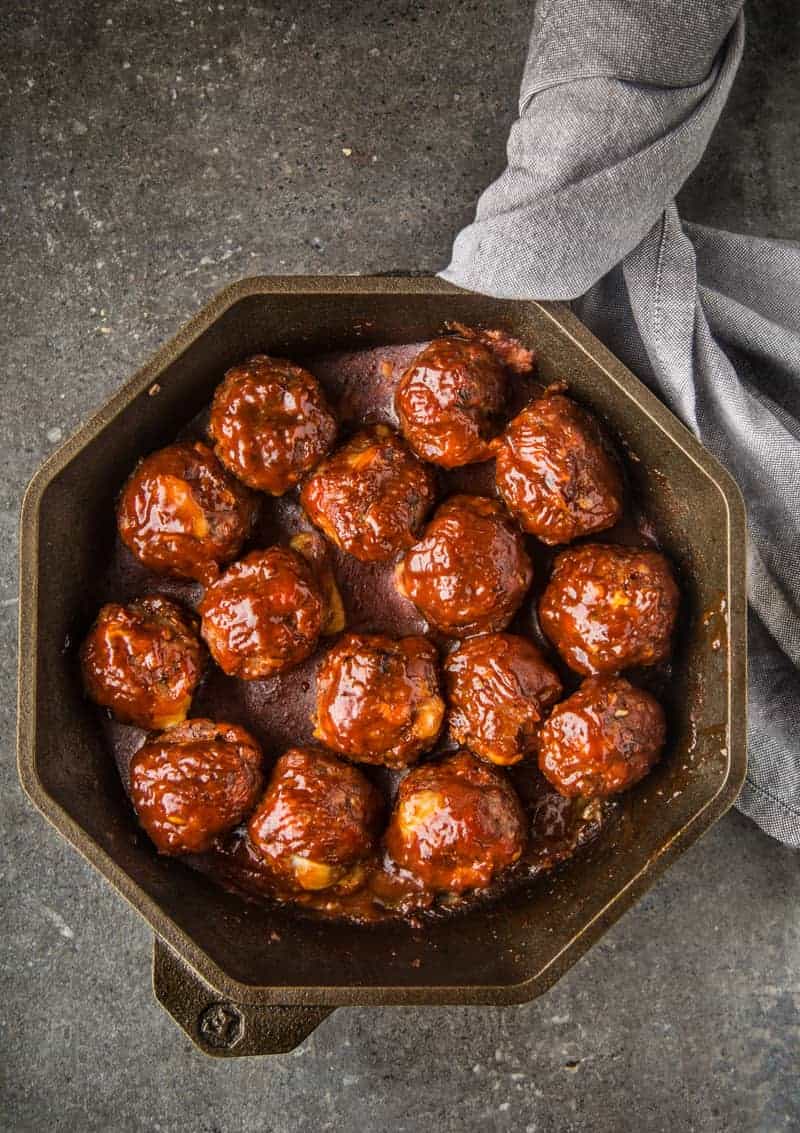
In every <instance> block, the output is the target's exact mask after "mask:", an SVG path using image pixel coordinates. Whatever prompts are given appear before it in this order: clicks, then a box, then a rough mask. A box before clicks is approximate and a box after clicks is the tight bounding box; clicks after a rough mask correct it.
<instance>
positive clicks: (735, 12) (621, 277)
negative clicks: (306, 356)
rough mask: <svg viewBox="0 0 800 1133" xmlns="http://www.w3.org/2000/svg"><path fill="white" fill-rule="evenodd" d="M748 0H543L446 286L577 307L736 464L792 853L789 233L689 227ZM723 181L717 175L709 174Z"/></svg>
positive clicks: (754, 654)
mask: <svg viewBox="0 0 800 1133" xmlns="http://www.w3.org/2000/svg"><path fill="white" fill-rule="evenodd" d="M741 7H742V0H540V2H539V3H538V4H537V7H536V14H535V20H534V30H533V35H532V38H531V43H530V50H529V54H528V61H527V64H526V67H525V74H524V79H523V83H522V94H521V98H520V106H519V119H518V120H517V122H516V123H515V124H514V126H513V128H512V131H511V135H510V138H509V142H508V168H507V169H506V171H505V172H504V173H503V174H502V175H501V176H500V177H499V178H498V180H497V181H495V183H494V184H493V185H491V186H490V187H489V188H488V189H487V190H486V191H485V192H484V194H483V196H482V197H481V199H480V201H479V203H478V207H477V213H476V217H475V221H474V223H473V224H471V225H469V226H468V227H467V228H465V229H464V230H463V231H462V232H461V233H459V235H458V237H457V238H456V241H455V244H454V247H453V257H452V262H451V263H450V266H449V267H448V268H447V269H446V270H445V271H443V272H442V273H441V274H442V276H443V277H444V278H445V279H448V280H450V281H452V282H453V283H456V284H458V285H460V286H461V287H466V288H469V289H471V290H474V291H480V292H484V293H487V294H490V295H497V296H502V297H525V296H529V297H535V298H538V299H573V300H575V303H574V304H573V305H574V308H575V310H576V312H577V313H578V315H579V316H580V317H581V318H582V319H583V320H584V321H585V322H586V323H587V324H588V325H589V326H590V327H591V328H592V330H594V332H595V333H596V334H597V335H598V337H599V338H601V339H602V340H603V341H604V342H605V343H606V344H607V345H608V346H609V347H610V348H611V349H612V350H613V351H614V352H615V353H616V354H617V355H618V356H619V357H620V358H621V359H622V360H623V361H625V362H626V363H627V364H628V366H630V368H631V369H632V370H633V371H634V372H635V373H636V374H638V375H639V376H640V377H641V378H642V380H643V381H645V382H647V383H648V384H649V385H650V386H651V387H652V388H653V389H654V390H656V392H658V393H659V394H660V396H661V397H662V398H663V399H664V400H665V401H666V402H667V404H668V405H670V406H671V408H672V409H673V410H674V411H675V412H676V413H677V414H678V416H679V417H681V419H682V420H683V421H684V423H685V424H686V425H688V426H689V427H690V428H691V429H693V430H694V432H695V433H697V434H698V435H699V436H700V437H701V439H702V440H703V443H704V444H705V445H707V447H708V448H709V449H710V450H711V451H712V452H713V453H715V455H716V456H717V457H718V458H719V459H720V460H721V461H722V463H723V464H725V465H726V466H727V467H728V468H729V469H730V471H731V472H732V473H733V475H734V476H735V477H736V479H737V481H738V482H739V485H740V486H741V488H742V491H743V492H744V495H745V498H746V501H747V507H748V515H749V527H750V553H749V571H750V580H749V598H750V615H749V632H750V672H749V684H750V735H749V758H750V767H749V773H748V778H747V782H746V784H745V787H744V790H743V791H742V794H741V795H740V797H739V800H738V803H737V805H738V807H739V809H740V810H742V811H743V812H744V813H745V814H747V815H749V816H750V817H751V818H752V819H754V820H755V821H756V822H757V823H758V824H759V826H761V827H762V829H763V830H765V831H766V832H767V833H768V834H770V835H772V836H773V837H774V838H778V839H780V840H781V841H782V842H785V843H787V844H788V845H791V846H800V554H799V553H798V552H799V551H800V246H798V245H796V244H793V243H789V242H782V241H777V240H759V239H753V238H751V237H747V236H737V235H734V234H732V233H729V232H718V231H714V230H712V229H710V228H705V227H701V226H698V225H691V224H686V223H683V222H682V221H681V219H680V217H679V215H678V212H677V209H676V207H675V204H674V196H675V194H676V192H677V191H678V189H679V188H680V187H681V185H682V184H683V182H684V181H685V180H686V178H687V177H688V175H689V174H690V173H691V171H692V170H693V169H694V167H695V166H696V165H697V163H698V162H699V160H700V158H701V157H702V154H703V151H704V149H705V146H706V143H707V142H708V139H709V136H710V134H711V131H712V129H713V127H714V124H715V123H716V121H717V118H718V117H719V114H720V111H721V110H722V107H723V106H724V104H725V101H726V99H727V96H728V92H729V90H730V87H731V83H732V81H733V78H734V75H735V73H736V69H737V67H738V65H739V60H740V58H741V53H742V47H743V42H744V19H743V16H742V13H741ZM720 176H721V177H724V176H725V170H724V169H721V170H720Z"/></svg>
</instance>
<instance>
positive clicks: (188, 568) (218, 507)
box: [117, 442, 254, 583]
mask: <svg viewBox="0 0 800 1133" xmlns="http://www.w3.org/2000/svg"><path fill="white" fill-rule="evenodd" d="M253 518H254V501H253V497H252V496H251V494H250V493H249V492H248V490H247V488H245V487H243V486H242V485H241V484H240V483H239V481H238V480H236V479H235V478H234V477H233V476H231V474H230V473H229V472H227V471H226V470H225V469H224V468H223V467H222V465H221V464H220V462H219V461H218V460H217V458H216V457H215V456H214V454H213V452H212V451H211V449H210V448H208V447H207V446H206V445H204V444H200V443H199V442H198V443H196V444H191V443H189V442H179V443H178V444H174V445H168V446H167V448H164V449H161V450H160V451H159V452H154V453H152V454H151V455H150V456H146V457H145V458H144V460H142V461H140V462H139V464H138V465H137V466H136V468H135V469H134V471H133V473H132V475H131V477H130V478H129V480H128V482H127V484H126V485H125V487H124V488H123V489H122V496H121V497H120V501H119V511H118V515H117V521H118V526H119V533H120V537H121V538H122V541H123V543H124V544H125V546H126V547H128V548H129V550H131V551H132V552H133V554H134V555H135V556H136V558H137V559H139V561H140V562H141V563H143V564H144V565H145V566H146V567H147V568H148V569H149V570H153V571H155V572H156V573H157V574H166V575H170V576H172V577H173V578H194V579H197V580H198V581H199V582H203V583H206V582H208V581H210V580H211V579H213V578H216V576H217V575H218V574H219V565H220V564H221V563H226V562H229V561H230V560H231V559H233V558H235V557H236V555H238V553H239V551H240V550H241V549H242V545H243V543H244V541H245V539H246V538H247V536H248V535H249V533H250V529H251V526H252V522H253Z"/></svg>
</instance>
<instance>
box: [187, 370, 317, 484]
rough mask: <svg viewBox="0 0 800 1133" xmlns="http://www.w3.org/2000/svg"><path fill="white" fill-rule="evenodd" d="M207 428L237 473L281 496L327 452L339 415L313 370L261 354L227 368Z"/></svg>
mask: <svg viewBox="0 0 800 1133" xmlns="http://www.w3.org/2000/svg"><path fill="white" fill-rule="evenodd" d="M208 429H209V433H210V435H211V437H212V439H213V441H214V451H215V452H216V454H217V457H218V458H219V459H220V460H221V461H222V463H223V464H224V465H225V467H226V468H228V469H229V470H230V471H231V472H232V473H233V474H234V476H238V478H239V479H240V480H242V481H243V482H244V483H245V484H247V485H249V487H251V488H257V489H258V490H259V491H261V492H269V493H270V495H273V496H281V495H283V493H284V492H286V491H288V490H289V488H292V487H294V485H295V484H298V483H299V482H300V480H301V479H302V478H303V476H305V474H306V473H307V472H310V471H311V469H312V468H314V467H315V466H316V465H317V464H318V463H319V462H320V460H322V458H323V457H324V456H325V454H326V453H327V452H328V450H329V449H330V447H331V445H332V444H333V441H334V438H335V437H336V418H335V417H334V415H333V413H332V412H331V410H330V407H329V406H328V403H327V401H326V399H325V395H324V393H323V392H322V389H321V387H320V384H319V382H318V381H317V379H316V378H315V377H314V376H313V375H312V374H310V373H309V372H308V370H304V369H303V367H302V366H296V365H295V364H294V362H289V361H287V359H285V358H270V357H269V356H268V355H266V354H256V355H254V357H252V358H248V359H247V361H246V362H243V363H242V364H241V365H240V366H234V367H233V369H231V370H228V372H227V373H226V375H225V378H224V380H223V381H222V383H221V384H220V385H219V386H218V387H217V390H216V393H215V394H214V400H213V402H212V405H211V418H210V420H209V425H208Z"/></svg>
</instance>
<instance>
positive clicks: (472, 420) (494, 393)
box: [394, 338, 506, 468]
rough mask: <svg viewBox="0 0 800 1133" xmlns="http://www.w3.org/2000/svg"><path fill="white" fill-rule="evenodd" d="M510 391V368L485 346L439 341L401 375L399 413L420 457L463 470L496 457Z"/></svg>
mask: <svg viewBox="0 0 800 1133" xmlns="http://www.w3.org/2000/svg"><path fill="white" fill-rule="evenodd" d="M505 388H506V373H505V370H504V369H503V366H502V365H501V363H500V362H499V360H498V359H497V357H496V355H495V354H494V353H492V351H491V350H490V349H489V348H488V347H487V346H485V345H484V344H483V343H482V342H478V341H477V340H475V339H472V340H467V339H462V338H437V339H434V341H433V342H431V343H430V344H429V345H428V346H426V347H425V349H424V350H423V351H422V352H421V353H420V354H418V355H417V357H416V358H415V359H414V361H413V362H412V363H411V365H410V366H409V367H408V369H407V370H406V372H405V373H404V374H403V376H402V377H401V379H400V382H399V384H398V386H397V390H396V391H395V398H394V405H395V411H396V413H397V416H398V419H399V421H400V428H401V429H402V430H403V435H404V436H405V438H406V440H407V441H408V443H409V444H410V445H411V447H412V448H413V450H414V452H415V453H416V454H417V455H418V456H420V457H422V459H423V460H428V461H430V462H431V463H432V464H440V465H441V466H442V467H443V468H457V467H459V466H460V465H462V464H474V463H475V462H477V461H482V460H488V459H489V458H490V457H491V455H492V452H491V448H490V446H489V441H490V440H491V438H492V437H493V436H494V435H495V433H496V432H497V431H498V429H499V427H500V413H501V410H502V407H503V401H504V398H505Z"/></svg>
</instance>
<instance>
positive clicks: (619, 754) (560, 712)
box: [539, 677, 665, 798]
mask: <svg viewBox="0 0 800 1133" xmlns="http://www.w3.org/2000/svg"><path fill="white" fill-rule="evenodd" d="M664 734H665V725H664V712H663V710H662V708H661V705H660V704H659V703H658V701H657V700H656V699H655V697H653V696H651V695H650V693H649V692H645V691H644V689H640V688H634V686H633V685H632V684H631V683H630V682H629V681H626V680H625V678H624V677H587V679H586V680H585V681H584V682H583V684H582V685H581V687H580V688H579V689H578V691H577V692H575V693H573V694H572V696H569V697H567V699H566V700H564V701H562V702H561V704H559V705H557V707H556V708H554V709H553V711H552V713H551V715H550V719H549V720H548V721H547V723H546V724H545V725H544V727H543V728H542V732H541V736H540V738H539V767H540V769H541V772H542V774H543V775H544V776H545V778H546V779H547V780H548V781H549V782H550V783H552V785H553V786H554V787H555V789H556V790H557V791H558V792H559V794H562V795H566V796H567V797H568V798H572V797H575V796H577V795H583V796H588V797H598V798H605V797H606V796H608V795H615V794H617V793H618V792H619V791H625V790H627V788H628V787H632V786H633V785H634V783H638V782H639V780H640V779H643V778H644V776H645V775H646V774H647V773H648V771H649V770H650V769H651V768H652V767H653V765H654V764H655V763H656V762H657V760H658V757H659V756H660V755H661V749H662V748H663V746H664Z"/></svg>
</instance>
